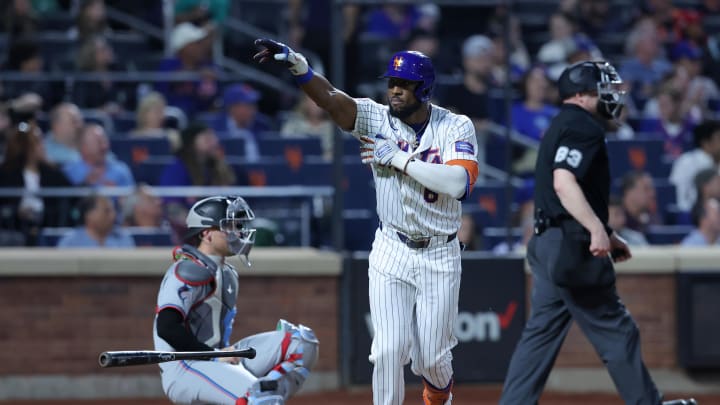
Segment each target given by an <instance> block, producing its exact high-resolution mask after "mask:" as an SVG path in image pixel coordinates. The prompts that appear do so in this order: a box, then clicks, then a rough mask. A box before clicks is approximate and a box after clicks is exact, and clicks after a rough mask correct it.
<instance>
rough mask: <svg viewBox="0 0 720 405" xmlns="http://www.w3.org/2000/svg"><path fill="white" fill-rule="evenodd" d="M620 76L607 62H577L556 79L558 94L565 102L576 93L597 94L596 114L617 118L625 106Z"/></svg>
mask: <svg viewBox="0 0 720 405" xmlns="http://www.w3.org/2000/svg"><path fill="white" fill-rule="evenodd" d="M622 84H623V81H622V79H621V78H620V75H619V74H618V73H617V71H616V70H615V68H614V67H613V66H612V65H611V64H609V63H608V62H604V61H599V62H590V61H585V62H578V63H575V64H574V65H571V66H569V67H568V68H566V69H565V70H564V71H563V72H562V74H561V75H560V78H559V79H558V83H557V85H558V93H559V95H560V98H561V99H563V100H565V99H566V98H569V97H572V96H573V95H575V94H577V93H587V92H597V93H598V97H599V100H598V113H600V114H601V115H602V116H603V117H605V118H609V119H610V118H617V117H618V116H619V115H620V111H622V108H623V105H624V104H625V100H624V96H625V91H624V90H622V89H621V86H622Z"/></svg>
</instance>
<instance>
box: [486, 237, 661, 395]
mask: <svg viewBox="0 0 720 405" xmlns="http://www.w3.org/2000/svg"><path fill="white" fill-rule="evenodd" d="M560 238H562V231H561V230H560V229H559V228H550V229H548V230H546V231H545V232H543V233H542V234H541V235H540V236H535V237H533V238H532V239H531V240H530V243H529V245H528V261H529V263H530V266H531V268H532V272H533V287H532V296H531V298H530V302H531V305H532V308H531V314H530V319H529V320H528V322H527V324H526V325H525V330H524V331H523V334H522V337H521V338H520V341H519V342H518V345H517V347H516V348H515V352H514V353H513V356H512V359H511V361H510V367H509V369H508V374H507V377H506V378H505V386H504V387H503V393H502V397H501V398H500V404H501V405H531V404H537V403H538V399H539V398H540V395H541V393H542V390H543V388H544V386H545V382H546V381H547V378H548V375H549V374H550V370H551V369H552V366H553V363H554V362H555V358H556V357H557V354H558V351H559V350H560V346H561V345H562V343H563V340H564V339H565V336H566V335H567V332H568V330H569V328H570V321H571V320H572V319H574V320H575V321H576V322H577V323H578V325H579V326H580V329H581V330H582V331H583V333H584V334H585V336H587V338H588V339H589V340H590V343H592V345H593V346H594V347H595V350H596V351H597V353H598V355H599V356H600V358H601V359H602V361H603V363H605V366H606V367H607V369H608V372H609V373H610V376H611V377H612V380H613V382H614V383H615V386H616V387H617V390H618V392H619V394H620V396H621V397H622V398H623V400H625V403H626V404H633V405H658V404H660V403H661V402H662V396H661V395H660V393H659V392H658V390H657V388H656V387H655V384H654V383H653V381H652V379H651V377H650V374H649V373H648V371H647V368H646V367H645V364H644V363H643V361H642V356H641V353H640V335H639V332H638V328H637V325H636V324H635V321H634V320H633V318H632V316H631V315H630V313H629V312H628V311H627V310H626V308H625V306H624V305H623V303H622V302H621V301H620V297H618V295H617V291H616V289H615V285H611V286H608V287H598V288H583V289H568V288H562V287H559V286H557V285H555V284H554V283H553V282H552V281H551V279H550V277H549V265H550V263H555V262H556V260H557V258H558V246H559V245H560V243H559V240H560ZM608 265H610V266H611V265H612V263H610V262H609V261H608ZM578 270H579V271H582V269H578Z"/></svg>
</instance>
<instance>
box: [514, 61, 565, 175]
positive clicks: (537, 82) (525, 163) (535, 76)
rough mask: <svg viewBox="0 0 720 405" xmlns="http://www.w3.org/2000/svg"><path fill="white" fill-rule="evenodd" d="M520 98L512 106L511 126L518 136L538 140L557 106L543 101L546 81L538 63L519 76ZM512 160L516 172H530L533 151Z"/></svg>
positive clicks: (548, 89) (544, 73) (545, 94)
mask: <svg viewBox="0 0 720 405" xmlns="http://www.w3.org/2000/svg"><path fill="white" fill-rule="evenodd" d="M522 85H523V87H522V90H523V91H522V92H523V99H522V100H521V101H518V102H516V103H515V104H514V105H513V106H512V127H513V129H514V130H516V131H518V132H519V133H521V134H522V135H525V136H527V137H528V138H531V139H532V140H535V141H538V142H539V141H540V139H541V138H542V136H543V134H544V133H545V130H546V129H547V127H548V126H549V125H550V121H551V120H552V118H553V117H554V116H555V115H556V114H557V112H558V109H557V107H555V106H553V105H551V104H549V103H548V102H547V98H548V94H549V91H550V81H549V80H548V78H547V75H546V72H545V69H544V68H543V67H541V66H535V67H533V68H531V69H530V70H529V71H528V72H527V73H526V74H525V76H524V77H523V81H522ZM521 153H522V154H521V155H520V156H519V157H518V158H517V159H516V160H515V162H514V164H513V165H514V170H515V172H516V173H519V174H525V173H532V172H533V171H534V169H535V160H536V158H537V152H536V151H535V150H532V149H526V150H524V151H522V152H521Z"/></svg>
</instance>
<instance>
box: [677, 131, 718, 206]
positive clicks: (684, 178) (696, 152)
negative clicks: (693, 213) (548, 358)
mask: <svg viewBox="0 0 720 405" xmlns="http://www.w3.org/2000/svg"><path fill="white" fill-rule="evenodd" d="M693 142H694V144H695V148H694V149H693V150H691V151H688V152H685V153H683V154H682V155H680V157H678V158H677V159H676V160H675V162H674V163H673V165H672V170H671V171H670V178H669V180H670V183H672V184H673V185H674V186H675V191H676V193H677V197H676V204H677V206H678V208H679V209H680V210H682V211H685V212H689V211H690V210H691V209H692V207H693V204H695V200H696V199H697V190H696V188H695V182H694V179H695V176H696V175H697V174H698V173H700V172H701V171H703V170H705V169H715V170H718V168H720V121H715V120H708V121H705V122H703V123H701V124H700V125H698V126H697V127H695V129H694V130H693Z"/></svg>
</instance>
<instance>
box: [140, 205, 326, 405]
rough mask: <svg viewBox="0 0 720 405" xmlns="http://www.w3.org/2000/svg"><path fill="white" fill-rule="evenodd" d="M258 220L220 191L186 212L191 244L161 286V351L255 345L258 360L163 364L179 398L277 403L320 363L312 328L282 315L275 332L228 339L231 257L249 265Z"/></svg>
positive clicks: (234, 286) (165, 382) (233, 283)
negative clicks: (233, 340) (253, 224)
mask: <svg viewBox="0 0 720 405" xmlns="http://www.w3.org/2000/svg"><path fill="white" fill-rule="evenodd" d="M254 218H255V215H254V213H253V212H252V210H251V209H250V206H249V205H248V204H247V203H246V202H245V200H244V199H242V198H240V197H234V196H216V197H210V198H206V199H203V200H201V201H198V202H197V203H195V204H194V205H193V206H192V208H190V211H189V213H188V215H187V218H186V224H187V227H188V234H187V235H186V238H185V242H186V244H185V245H184V246H182V247H178V248H175V250H174V251H173V256H174V260H175V262H174V263H173V264H172V265H171V266H170V268H169V269H168V270H167V272H166V273H165V277H164V278H163V281H162V284H161V285H160V290H159V292H158V300H157V309H156V314H157V315H156V317H155V326H154V330H153V338H154V341H155V350H161V351H212V350H236V349H244V348H247V347H252V348H254V349H255V350H256V352H257V355H256V356H255V358H253V359H247V358H242V359H240V358H236V357H223V358H217V359H215V360H213V361H204V360H180V361H173V362H168V363H161V364H160V369H161V378H162V386H163V390H164V391H165V394H166V395H167V396H168V398H169V399H170V400H171V401H172V402H173V403H176V404H208V403H211V404H222V405H226V404H227V405H260V404H262V405H276V404H284V403H285V400H286V399H287V398H289V397H290V396H292V395H293V394H295V393H296V392H297V391H298V390H299V389H300V387H301V386H302V384H303V383H304V382H305V379H306V378H307V377H308V375H309V373H310V370H311V369H312V367H313V366H314V365H315V363H316V362H317V357H318V340H317V338H316V337H315V334H314V333H313V331H312V329H310V328H308V327H306V326H303V325H298V326H296V325H294V324H292V323H290V322H287V321H285V320H282V319H281V320H280V321H279V322H278V324H277V328H276V330H274V331H269V332H264V333H259V334H256V335H252V336H248V337H246V338H244V339H241V340H240V341H238V342H236V343H235V344H233V345H230V344H229V339H230V334H231V331H232V325H233V320H234V318H235V314H236V312H237V310H236V307H235V302H236V300H237V294H238V275H237V272H236V271H235V268H234V267H233V266H231V265H230V264H228V263H226V262H225V258H226V257H229V256H234V255H238V256H239V257H240V259H241V261H242V262H243V263H244V264H245V265H247V266H249V265H250V263H249V261H248V253H249V252H250V249H251V248H252V246H253V243H254V239H255V230H254V229H250V228H249V227H248V225H249V223H250V221H252V220H253V219H254Z"/></svg>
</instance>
